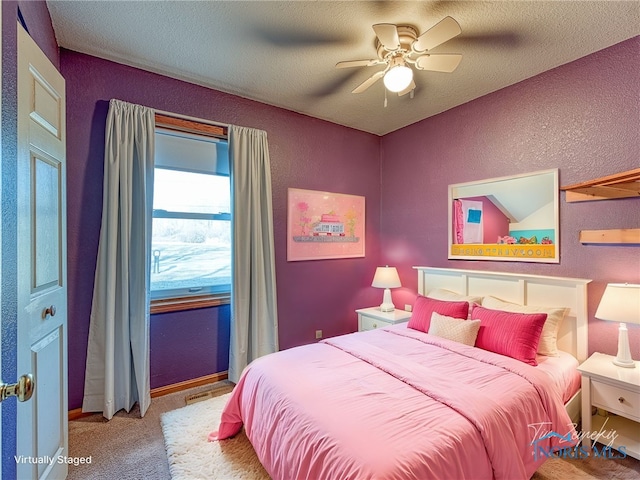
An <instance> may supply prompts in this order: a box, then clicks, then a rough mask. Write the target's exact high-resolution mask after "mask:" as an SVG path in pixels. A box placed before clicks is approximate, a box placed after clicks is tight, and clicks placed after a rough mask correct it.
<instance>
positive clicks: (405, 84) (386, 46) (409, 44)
mask: <svg viewBox="0 0 640 480" xmlns="http://www.w3.org/2000/svg"><path fill="white" fill-rule="evenodd" d="M373 31H374V32H375V34H376V37H377V39H376V48H377V52H378V58H374V59H372V60H350V61H346V62H338V63H337V64H336V68H349V67H372V66H375V65H385V68H384V70H379V71H377V72H376V73H374V74H373V75H372V76H370V77H369V78H368V79H367V80H365V81H364V82H363V83H361V84H360V85H358V86H357V87H356V88H355V89H353V92H352V93H362V92H364V91H365V90H366V89H367V88H369V87H370V86H371V85H373V84H374V83H375V82H377V81H378V80H379V79H381V78H384V80H383V81H384V85H385V87H386V88H387V89H388V90H389V91H391V92H397V93H398V95H406V94H407V93H409V92H412V91H413V89H414V88H416V84H415V82H414V80H413V70H412V69H411V68H410V67H409V66H408V65H412V66H413V67H414V68H415V69H417V70H431V71H434V72H447V73H451V72H453V71H454V70H455V69H456V68H457V67H458V64H459V63H460V60H462V55H461V54H459V53H428V52H429V50H431V49H433V48H435V47H437V46H438V45H441V44H443V43H444V42H446V41H448V40H451V39H452V38H453V37H456V36H457V35H460V33H462V29H461V28H460V25H459V24H458V22H456V21H455V20H454V19H453V18H451V17H445V18H444V19H442V20H441V21H440V22H438V23H436V24H435V25H434V26H433V27H431V28H430V29H429V30H427V31H426V32H424V33H423V34H422V35H420V36H418V31H417V30H416V29H415V28H414V27H412V26H409V25H393V24H391V23H378V24H376V25H373Z"/></svg>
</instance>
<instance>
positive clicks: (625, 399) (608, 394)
mask: <svg viewBox="0 0 640 480" xmlns="http://www.w3.org/2000/svg"><path fill="white" fill-rule="evenodd" d="M591 402H592V403H593V404H594V405H595V406H597V407H600V408H604V409H605V410H608V411H610V412H611V413H617V414H619V415H624V416H625V417H627V418H630V419H632V420H635V421H640V393H637V392H632V391H630V390H626V389H624V388H620V387H614V386H613V385H609V384H606V383H602V382H599V381H597V380H593V379H592V381H591Z"/></svg>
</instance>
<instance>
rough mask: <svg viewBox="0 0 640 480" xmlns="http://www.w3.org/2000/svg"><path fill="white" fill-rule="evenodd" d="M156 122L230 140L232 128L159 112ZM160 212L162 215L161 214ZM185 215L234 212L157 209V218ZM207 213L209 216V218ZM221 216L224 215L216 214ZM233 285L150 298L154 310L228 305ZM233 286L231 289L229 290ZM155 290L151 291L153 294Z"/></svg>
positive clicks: (197, 216)
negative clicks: (230, 129)
mask: <svg viewBox="0 0 640 480" xmlns="http://www.w3.org/2000/svg"><path fill="white" fill-rule="evenodd" d="M155 122H156V126H157V127H162V128H164V129H168V130H174V131H177V132H185V133H195V134H198V135H203V136H208V137H214V138H218V139H222V140H227V141H228V129H227V127H223V126H219V125H211V124H208V123H202V122H197V121H193V120H186V119H183V118H177V117H171V116H169V115H163V114H159V113H156V114H155ZM157 213H160V215H161V216H160V217H158V216H157ZM185 215H187V216H189V217H191V216H193V218H194V219H204V220H229V221H231V215H230V214H228V213H222V214H210V213H203V214H197V213H186V212H170V211H167V210H154V212H153V216H154V218H187V217H185ZM205 217H206V218H205ZM215 217H220V218H215ZM230 289H231V285H229V289H225V290H224V291H221V292H213V293H212V292H207V293H205V294H202V295H197V294H195V295H190V296H184V295H181V296H175V297H170V298H169V297H168V298H161V299H160V298H158V299H151V300H150V313H152V314H154V313H166V312H176V311H184V310H193V309H198V308H207V307H214V306H220V305H227V304H230V303H231V292H230ZM227 290H229V291H227ZM150 293H151V292H149V294H150Z"/></svg>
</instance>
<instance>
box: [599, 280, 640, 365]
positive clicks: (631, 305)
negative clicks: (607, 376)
mask: <svg viewBox="0 0 640 480" xmlns="http://www.w3.org/2000/svg"><path fill="white" fill-rule="evenodd" d="M596 318H599V319H600V320H609V321H611V322H620V328H619V329H618V354H617V355H616V358H615V360H614V361H613V363H614V364H615V365H618V366H619V367H628V368H634V367H635V366H636V365H635V363H634V361H633V359H632V358H631V351H630V349H629V332H628V330H627V325H626V324H627V323H638V324H640V285H634V284H631V283H610V284H608V285H607V288H605V290H604V294H603V295H602V298H601V299H600V304H599V305H598V310H596Z"/></svg>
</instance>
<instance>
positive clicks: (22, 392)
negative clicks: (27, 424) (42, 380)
mask: <svg viewBox="0 0 640 480" xmlns="http://www.w3.org/2000/svg"><path fill="white" fill-rule="evenodd" d="M35 387H36V384H35V381H34V380H33V375H31V374H30V373H27V374H26V375H22V376H21V377H20V378H19V379H18V382H17V383H12V384H7V383H4V382H3V383H1V384H0V402H1V401H3V400H5V399H7V398H9V397H18V401H20V402H26V401H27V400H29V399H30V398H31V395H33V390H34V389H35Z"/></svg>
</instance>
